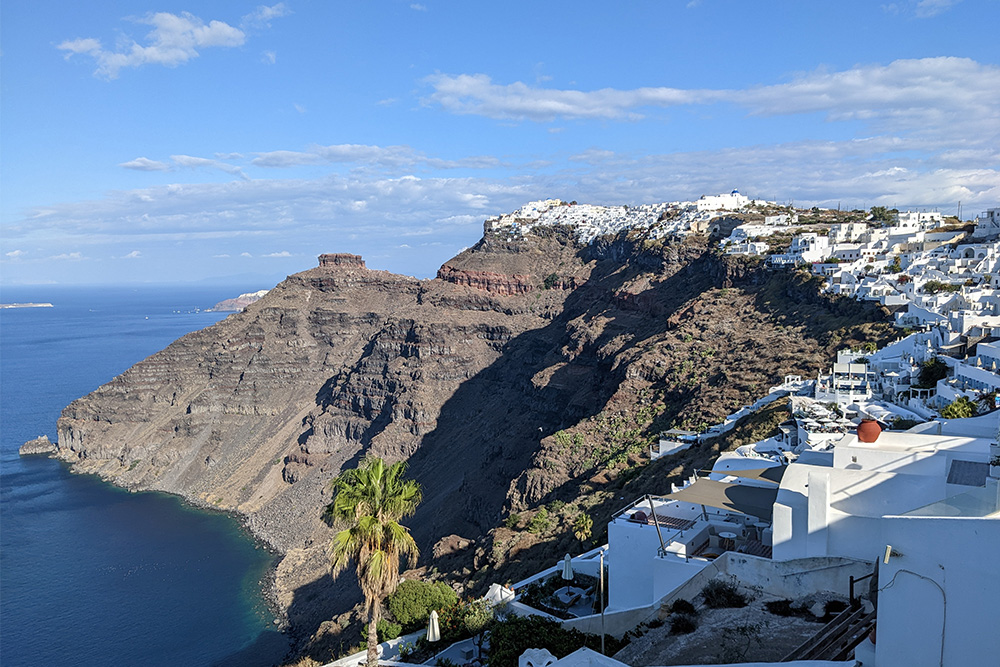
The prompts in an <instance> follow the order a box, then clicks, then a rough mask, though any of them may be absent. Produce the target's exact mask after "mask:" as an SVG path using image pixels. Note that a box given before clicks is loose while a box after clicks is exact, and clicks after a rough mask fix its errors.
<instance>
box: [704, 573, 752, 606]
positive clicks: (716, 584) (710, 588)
mask: <svg viewBox="0 0 1000 667" xmlns="http://www.w3.org/2000/svg"><path fill="white" fill-rule="evenodd" d="M701 597H702V598H704V600H705V604H706V605H707V606H709V607H711V608H712V609H721V608H723V607H745V606H747V599H746V597H744V596H743V594H742V593H740V587H739V586H738V585H737V584H736V582H735V581H731V580H729V579H712V580H711V581H710V582H708V583H707V584H705V587H704V588H702V589H701Z"/></svg>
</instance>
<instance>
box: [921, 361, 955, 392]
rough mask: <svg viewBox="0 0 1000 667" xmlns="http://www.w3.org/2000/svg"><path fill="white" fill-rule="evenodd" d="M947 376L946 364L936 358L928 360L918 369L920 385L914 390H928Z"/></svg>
mask: <svg viewBox="0 0 1000 667" xmlns="http://www.w3.org/2000/svg"><path fill="white" fill-rule="evenodd" d="M947 375H948V365H947V364H945V363H944V362H943V361H941V360H940V359H938V358H937V357H934V358H933V359H928V360H927V361H925V362H924V363H923V365H922V366H921V367H920V384H918V385H916V388H918V389H930V388H931V387H933V386H935V385H936V384H937V383H938V380H943V379H944V378H945V377H947Z"/></svg>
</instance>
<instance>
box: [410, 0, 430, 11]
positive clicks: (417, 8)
mask: <svg viewBox="0 0 1000 667" xmlns="http://www.w3.org/2000/svg"><path fill="white" fill-rule="evenodd" d="M410 9H412V10H413V11H415V12H426V11H427V6H426V5H421V4H420V3H417V2H415V3H413V4H412V5H410Z"/></svg>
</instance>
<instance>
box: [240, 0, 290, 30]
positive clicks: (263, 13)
mask: <svg viewBox="0 0 1000 667" xmlns="http://www.w3.org/2000/svg"><path fill="white" fill-rule="evenodd" d="M291 13H292V11H291V10H290V9H289V8H288V7H286V6H285V3H283V2H279V3H278V4H276V5H271V6H270V7H268V6H267V5H259V6H258V7H257V9H255V10H253V11H252V12H250V13H249V14H247V15H246V16H244V17H243V18H242V19H240V27H241V28H242V29H243V30H255V29H260V28H270V27H271V21H273V20H274V19H278V18H281V17H282V16H288V15H289V14H291Z"/></svg>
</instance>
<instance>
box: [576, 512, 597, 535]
mask: <svg viewBox="0 0 1000 667" xmlns="http://www.w3.org/2000/svg"><path fill="white" fill-rule="evenodd" d="M593 530H594V520H593V519H591V518H590V516H589V515H587V514H586V513H583V514H580V516H578V517H576V521H574V522H573V535H575V536H576V539H578V540H580V541H581V542H586V541H587V540H589V539H590V536H591V534H592V533H593Z"/></svg>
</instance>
